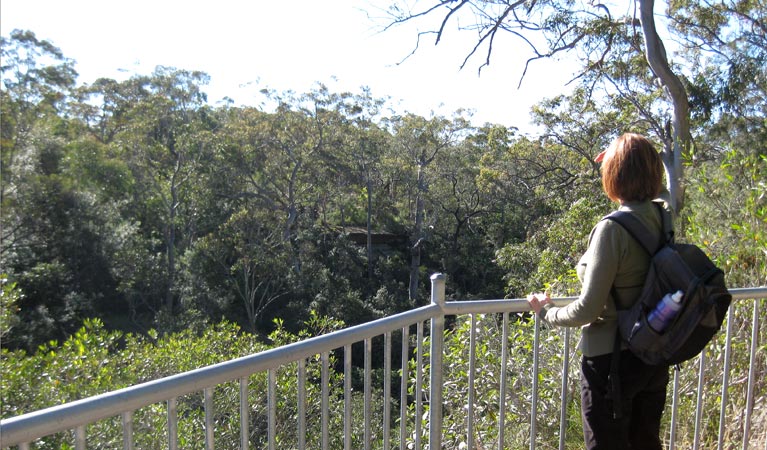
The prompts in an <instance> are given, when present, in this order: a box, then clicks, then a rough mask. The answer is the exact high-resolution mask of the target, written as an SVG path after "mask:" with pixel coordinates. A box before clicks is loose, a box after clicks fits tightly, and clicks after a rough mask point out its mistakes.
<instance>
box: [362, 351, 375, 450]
mask: <svg viewBox="0 0 767 450" xmlns="http://www.w3.org/2000/svg"><path fill="white" fill-rule="evenodd" d="M364 345H365V354H364V357H365V362H364V368H365V374H364V377H363V378H364V397H365V401H364V403H363V410H364V414H363V417H364V419H363V420H364V422H365V425H364V431H363V434H364V436H365V443H364V446H365V450H370V446H371V445H372V439H371V432H372V429H371V409H372V406H371V403H372V400H373V397H372V394H371V377H370V375H371V372H372V371H373V369H372V365H371V356H370V354H371V353H372V351H373V348H372V347H373V342H372V340H371V339H370V338H368V339H365V342H364Z"/></svg>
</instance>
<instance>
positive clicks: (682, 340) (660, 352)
mask: <svg viewBox="0 0 767 450" xmlns="http://www.w3.org/2000/svg"><path fill="white" fill-rule="evenodd" d="M655 205H656V206H658V208H659V209H660V213H661V217H662V218H663V223H664V230H669V231H670V230H672V228H671V218H670V217H669V214H668V213H667V212H666V210H665V209H663V207H661V206H660V205H659V204H658V203H655ZM605 219H607V220H612V221H614V222H617V223H618V224H620V225H621V226H622V227H623V228H625V229H626V231H628V233H629V234H630V235H631V236H632V237H633V238H634V239H635V240H636V241H637V242H639V244H640V245H641V246H642V247H643V248H644V249H645V250H646V251H647V253H649V254H650V256H651V260H650V268H649V270H648V271H647V278H646V279H645V282H644V287H643V289H642V293H641V294H640V295H639V299H638V300H637V301H636V303H635V304H634V305H633V306H632V307H630V308H629V309H624V310H618V333H619V335H620V336H619V337H620V339H622V340H623V341H624V342H625V343H626V344H627V345H628V348H629V349H630V350H631V351H632V352H633V353H634V354H635V355H636V356H637V357H639V358H640V359H641V360H642V361H644V362H645V363H647V364H651V365H661V364H663V365H674V364H678V363H681V362H683V361H686V360H688V359H690V358H693V357H694V356H695V355H697V354H699V353H700V352H701V351H702V350H703V349H704V348H705V347H706V345H707V344H708V342H709V341H710V340H711V339H712V338H713V337H714V335H715V334H716V333H717V331H719V329H720V327H721V326H722V322H723V321H724V317H725V315H726V314H727V310H728V308H729V306H730V302H731V301H732V295H730V293H729V291H728V290H727V286H726V285H725V282H724V272H722V270H721V269H719V268H718V267H716V265H714V263H713V262H712V261H711V260H710V259H709V258H708V256H706V254H705V253H704V252H703V251H702V250H701V249H700V248H698V247H697V246H695V245H692V244H675V243H674V238H673V231H671V232H670V233H668V234H667V233H661V242H658V241H657V240H656V238H655V237H654V236H653V234H652V233H651V232H650V231H649V230H648V229H647V228H646V227H645V226H644V225H643V224H642V223H641V222H640V221H639V220H638V219H637V218H636V217H634V216H633V215H632V214H631V213H629V212H626V211H615V212H613V213H612V214H610V215H608V216H606V217H605ZM677 290H681V291H682V292H683V293H684V296H683V300H682V306H681V309H680V310H679V312H678V313H677V314H676V316H675V317H674V319H673V320H672V322H671V323H670V325H669V326H668V327H667V328H666V329H665V330H664V331H663V332H662V333H659V332H656V331H655V330H654V329H653V328H651V327H650V326H649V325H648V323H647V316H648V314H649V313H650V312H651V311H652V310H653V309H654V308H655V306H656V305H657V304H658V301H660V300H661V298H662V297H663V296H664V295H666V294H667V293H673V292H676V291H677ZM616 347H618V346H617V345H616Z"/></svg>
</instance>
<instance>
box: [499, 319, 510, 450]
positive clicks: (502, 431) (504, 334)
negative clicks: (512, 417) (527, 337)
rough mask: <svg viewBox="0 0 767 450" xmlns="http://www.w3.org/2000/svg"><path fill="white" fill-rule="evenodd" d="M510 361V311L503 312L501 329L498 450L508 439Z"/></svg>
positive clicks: (502, 447)
mask: <svg viewBox="0 0 767 450" xmlns="http://www.w3.org/2000/svg"><path fill="white" fill-rule="evenodd" d="M508 363H509V313H507V312H505V313H503V329H502V330H501V367H500V369H499V373H500V374H501V389H500V392H499V393H498V450H503V449H504V448H505V446H504V441H505V440H506V391H507V390H508V389H507V387H506V366H507V365H508Z"/></svg>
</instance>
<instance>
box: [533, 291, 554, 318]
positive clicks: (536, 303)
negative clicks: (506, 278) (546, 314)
mask: <svg viewBox="0 0 767 450" xmlns="http://www.w3.org/2000/svg"><path fill="white" fill-rule="evenodd" d="M527 303H529V304H530V308H531V309H532V310H533V311H535V314H539V313H540V312H541V310H542V309H543V307H544V306H545V305H549V304H552V305H553V304H554V302H552V301H551V298H549V294H548V293H546V292H543V293H541V292H538V293H535V294H530V295H528V296H527Z"/></svg>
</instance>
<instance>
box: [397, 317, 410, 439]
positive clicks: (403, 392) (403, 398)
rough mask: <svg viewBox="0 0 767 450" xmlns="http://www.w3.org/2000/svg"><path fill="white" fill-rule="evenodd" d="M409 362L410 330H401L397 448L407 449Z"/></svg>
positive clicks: (406, 328) (405, 328) (404, 328)
mask: <svg viewBox="0 0 767 450" xmlns="http://www.w3.org/2000/svg"><path fill="white" fill-rule="evenodd" d="M408 361H410V329H409V328H408V327H403V328H402V377H401V379H400V382H399V448H401V449H405V448H407V382H408V378H409V377H410V374H409V371H408Z"/></svg>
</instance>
